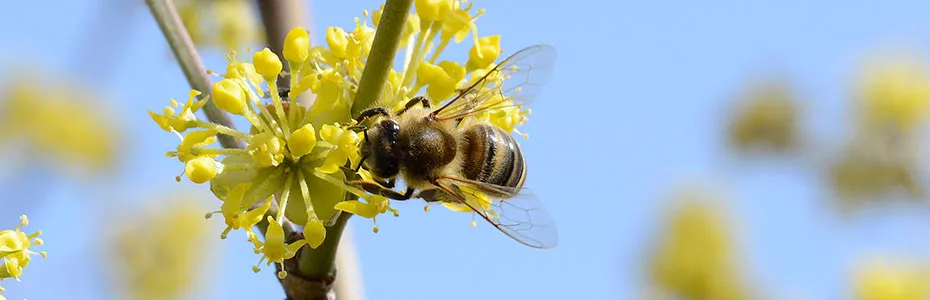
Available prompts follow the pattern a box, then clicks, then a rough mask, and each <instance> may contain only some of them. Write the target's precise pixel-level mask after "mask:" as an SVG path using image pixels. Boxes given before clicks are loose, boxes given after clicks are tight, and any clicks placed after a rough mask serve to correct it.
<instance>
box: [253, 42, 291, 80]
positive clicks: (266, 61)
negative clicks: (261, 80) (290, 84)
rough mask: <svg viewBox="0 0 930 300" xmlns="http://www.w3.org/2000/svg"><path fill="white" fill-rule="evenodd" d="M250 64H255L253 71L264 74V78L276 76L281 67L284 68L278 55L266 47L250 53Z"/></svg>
mask: <svg viewBox="0 0 930 300" xmlns="http://www.w3.org/2000/svg"><path fill="white" fill-rule="evenodd" d="M252 64H254V65H255V71H256V72H258V74H261V75H262V76H264V77H265V78H266V80H268V78H276V77H277V76H278V74H280V73H281V69H283V68H284V65H282V64H281V59H280V58H278V55H277V54H274V52H271V49H268V48H265V49H262V51H258V52H255V54H253V55H252ZM269 81H270V80H269Z"/></svg>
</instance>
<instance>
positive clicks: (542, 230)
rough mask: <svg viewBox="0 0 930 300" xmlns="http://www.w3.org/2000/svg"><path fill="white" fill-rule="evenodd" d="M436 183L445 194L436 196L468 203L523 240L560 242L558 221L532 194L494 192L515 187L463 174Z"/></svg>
mask: <svg viewBox="0 0 930 300" xmlns="http://www.w3.org/2000/svg"><path fill="white" fill-rule="evenodd" d="M435 185H436V186H437V187H438V188H439V190H441V191H442V192H444V193H443V194H444V195H443V196H439V195H436V196H438V197H433V198H434V199H440V200H442V201H446V202H451V203H458V204H463V205H465V206H467V207H468V208H469V209H471V210H472V211H474V212H475V213H477V214H478V215H479V216H481V218H483V219H484V220H485V221H487V222H488V223H489V224H491V225H492V226H494V227H495V228H497V229H498V230H500V231H501V232H503V233H504V234H506V235H507V236H509V237H510V238H512V239H514V240H516V241H517V242H520V243H521V244H524V245H527V246H530V247H534V248H552V247H555V245H556V244H558V240H559V234H558V230H557V229H556V227H555V222H554V221H553V220H552V218H551V217H550V216H549V212H547V211H546V209H545V208H544V207H543V205H542V203H541V202H540V201H539V199H538V198H536V197H534V196H532V195H529V194H525V193H520V194H518V195H516V196H515V197H500V196H490V195H493V194H495V193H498V192H500V191H506V190H513V188H510V187H503V186H497V185H493V184H488V183H481V182H477V181H472V180H466V179H459V178H440V179H438V180H436V182H435ZM450 200H451V201H450Z"/></svg>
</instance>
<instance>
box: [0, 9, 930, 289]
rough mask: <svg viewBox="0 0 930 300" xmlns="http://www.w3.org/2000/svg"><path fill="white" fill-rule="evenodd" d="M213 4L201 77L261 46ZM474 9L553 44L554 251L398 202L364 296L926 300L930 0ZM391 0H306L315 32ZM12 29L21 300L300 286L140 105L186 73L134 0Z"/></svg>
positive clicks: (11, 175) (537, 135) (29, 13)
mask: <svg viewBox="0 0 930 300" xmlns="http://www.w3.org/2000/svg"><path fill="white" fill-rule="evenodd" d="M181 2H186V1H181ZM202 2H204V3H200V4H199V5H194V6H189V9H190V10H189V11H185V13H188V14H192V15H193V16H198V17H200V19H201V22H202V23H203V24H204V25H203V26H202V27H203V28H202V30H204V32H206V33H210V32H213V33H212V36H213V37H214V38H215V39H214V40H210V39H204V40H201V42H202V44H201V46H202V47H201V49H200V52H201V54H202V56H203V57H204V60H205V63H206V65H207V68H211V69H218V70H222V68H224V67H225V61H224V57H223V55H224V53H223V49H224V47H225V45H228V43H239V45H241V46H240V47H242V49H241V50H240V51H242V50H244V48H245V47H246V46H252V47H253V48H258V49H260V48H261V47H262V44H261V43H260V42H256V40H255V37H252V36H250V35H248V34H247V33H249V32H250V31H249V30H247V29H248V28H249V27H248V26H251V25H250V24H252V23H251V22H259V21H258V20H259V18H258V17H257V11H256V10H255V8H254V3H252V1H242V2H241V3H238V4H237V3H236V2H238V1H232V0H226V1H202ZM473 2H474V3H475V5H476V7H480V8H484V9H486V14H485V15H483V16H481V17H480V19H479V20H478V22H477V24H478V33H479V35H482V36H484V35H491V34H500V35H501V36H502V46H503V50H504V53H505V55H506V54H509V53H512V52H513V51H516V50H518V49H520V48H522V47H525V46H528V45H532V44H537V43H546V44H550V45H553V46H554V47H555V48H556V49H558V61H557V65H556V70H555V74H554V76H553V77H552V79H551V80H550V81H549V84H548V85H547V87H546V88H545V90H544V91H543V92H542V94H541V95H540V96H539V97H538V98H537V99H538V100H536V102H534V103H533V104H532V105H533V106H532V109H533V113H532V114H531V115H530V118H531V119H530V120H531V121H530V122H529V123H527V125H526V126H525V127H524V128H523V129H521V131H523V132H527V133H529V135H530V138H529V139H528V140H522V139H521V144H522V145H523V146H522V147H523V149H524V152H525V154H526V156H527V159H528V163H529V178H528V181H527V186H528V188H529V189H530V190H532V193H533V194H534V195H536V196H538V197H539V198H540V199H542V201H543V202H544V203H545V205H546V207H547V209H548V210H549V211H550V213H551V214H552V215H553V217H554V219H555V220H556V221H557V222H558V228H559V231H560V238H561V239H560V244H559V245H558V246H557V247H556V248H554V249H549V250H536V249H530V248H527V247H524V246H521V245H519V244H517V243H515V242H512V241H511V240H509V239H507V238H506V237H505V236H504V235H502V234H500V233H499V232H497V231H495V230H493V229H491V228H490V227H489V226H487V225H482V224H479V226H478V227H477V228H471V227H470V226H469V223H470V222H471V218H470V217H469V216H468V215H464V214H459V213H453V212H449V211H444V210H439V209H434V210H432V211H430V212H429V213H425V212H423V210H422V207H423V203H422V202H418V201H408V202H406V203H397V204H395V208H397V209H399V210H400V212H401V216H400V217H399V218H393V217H382V218H380V219H379V227H380V229H381V230H380V232H379V233H377V234H375V233H372V230H371V223H370V222H369V221H368V220H364V219H361V218H355V219H353V220H352V222H351V224H350V229H349V230H351V231H352V236H353V237H354V241H355V246H356V250H357V256H358V263H359V266H360V272H361V281H360V282H359V283H358V288H359V289H362V290H363V291H364V294H365V296H366V298H368V299H475V298H481V299H644V298H647V299H653V298H652V297H658V298H659V299H662V298H661V297H669V296H671V295H678V296H681V297H683V298H684V299H853V298H856V299H927V297H928V296H930V294H928V293H930V238H928V235H927V233H928V232H930V212H928V208H930V202H928V201H927V200H928V198H927V197H928V195H927V193H926V187H927V183H928V181H927V179H926V178H925V175H926V171H925V168H926V167H927V164H926V162H925V161H924V160H925V158H926V157H927V152H926V150H925V149H924V148H922V147H924V144H925V141H926V139H927V137H928V135H927V132H926V125H927V122H926V121H927V118H928V113H930V111H928V108H930V69H928V66H930V65H928V64H927V63H928V61H930V51H928V50H930V48H928V46H930V42H928V41H930V18H927V16H928V12H930V2H926V1H884V2H881V3H879V2H875V1H800V0H789V1H785V0H780V1H732V0H731V1H702V2H700V3H697V2H676V1H561V2H549V3H544V2H540V1H489V0H475V1H473ZM380 4H381V2H379V1H373V0H365V1H354V2H343V1H313V2H310V3H308V5H307V7H308V11H307V13H308V19H309V20H310V21H309V24H306V25H305V26H306V27H308V28H309V29H311V33H312V34H311V40H312V43H314V44H318V43H321V41H324V39H323V30H324V29H325V28H326V27H328V26H342V27H348V28H352V27H354V24H355V23H354V19H353V18H355V17H362V11H363V10H366V9H367V10H369V11H371V10H374V9H377V8H378V6H379V5H380ZM179 6H180V5H179ZM258 24H259V23H255V24H253V25H258ZM223 26H226V27H223ZM237 26H239V27H237ZM240 27H241V28H240ZM218 28H234V29H236V30H232V29H230V30H232V31H230V32H234V33H237V34H233V35H231V36H230V35H225V37H232V38H233V39H230V38H226V39H222V38H216V37H218V36H221V35H218V34H216V32H217V30H220V29H218ZM243 28H244V29H243ZM237 30H238V31H237ZM207 36H210V34H207ZM238 38H241V39H242V40H237V39H238ZM0 39H2V41H3V47H0V228H2V229H9V228H13V227H15V225H16V224H17V222H18V216H19V215H21V214H23V213H26V214H28V215H29V218H30V225H29V227H28V228H29V230H30V231H31V230H35V229H41V230H42V231H43V238H44V240H45V241H46V245H45V246H44V247H43V249H44V250H47V251H48V252H49V257H48V259H35V260H33V262H32V263H31V264H30V265H29V267H28V268H27V269H26V270H25V274H24V275H23V277H22V279H23V281H22V282H15V281H12V280H7V281H4V282H2V285H3V286H4V288H6V291H5V292H4V293H3V294H4V295H5V296H6V297H7V298H9V299H23V298H28V299H133V298H136V299H170V298H180V299H204V298H208V299H214V298H215V299H269V298H283V297H284V294H283V292H282V291H281V288H280V286H279V284H278V283H277V280H276V279H275V277H274V274H273V271H272V270H273V269H271V268H265V270H263V271H262V272H261V273H259V274H255V273H253V272H252V270H251V269H250V267H249V266H250V265H252V264H254V263H255V262H256V261H257V260H258V256H256V255H254V253H252V250H251V248H250V247H251V245H250V244H248V243H245V242H242V241H241V239H243V237H241V236H239V235H236V234H238V233H236V234H234V235H235V237H234V238H230V239H227V240H220V239H219V238H218V236H219V233H220V231H221V230H222V227H223V224H222V221H221V220H218V219H211V220H204V219H203V217H202V216H203V214H204V213H206V212H208V211H211V210H215V209H217V207H218V205H217V204H218V203H219V201H218V200H216V199H215V198H214V197H213V196H212V195H211V194H210V193H209V191H208V188H207V187H206V186H197V185H195V184H193V183H190V182H188V181H185V182H182V183H176V182H175V181H174V177H175V176H176V175H178V174H179V173H180V172H181V171H182V168H183V166H182V164H180V163H178V162H177V161H176V160H173V159H170V158H167V157H165V156H164V152H165V151H170V150H172V149H173V148H174V147H175V146H176V145H177V137H176V136H173V135H171V134H168V133H166V132H164V131H162V130H161V129H159V128H158V126H156V125H155V124H154V123H153V122H152V120H151V119H150V118H149V117H148V114H147V110H154V111H159V110H160V109H161V107H163V106H164V105H165V103H167V102H166V101H167V100H168V99H169V98H175V99H179V100H183V99H186V97H187V92H188V90H189V85H188V83H187V82H186V80H185V78H184V76H183V74H182V73H181V71H180V69H179V68H178V66H177V64H176V63H175V62H174V59H173V56H172V54H171V52H170V50H169V49H168V46H167V45H166V43H165V40H164V38H163V36H162V35H161V32H160V31H159V29H158V27H157V25H156V24H155V22H154V20H153V19H152V17H151V15H150V14H149V11H148V9H147V8H146V7H145V5H144V4H143V3H142V1H121V0H75V1H44V2H41V3H40V2H36V1H33V2H30V1H12V2H9V3H6V4H5V5H4V9H2V10H0ZM250 41H251V42H250ZM469 41H470V39H468V40H466V42H464V43H462V44H460V45H453V46H450V47H449V48H447V50H446V52H447V53H446V54H445V55H446V56H445V57H446V58H449V57H451V58H458V59H463V60H464V59H465V57H466V56H467V51H468V49H469V48H470V47H471V44H470V42H469Z"/></svg>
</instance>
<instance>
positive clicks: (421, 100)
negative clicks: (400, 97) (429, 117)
mask: <svg viewBox="0 0 930 300" xmlns="http://www.w3.org/2000/svg"><path fill="white" fill-rule="evenodd" d="M417 103H420V104H422V105H423V107H425V108H429V107H430V104H429V98H428V97H426V96H416V97H413V98H410V100H409V101H407V104H406V105H404V108H403V109H401V110H400V111H398V112H397V115H398V116H400V115H402V114H404V112H406V111H407V110H408V109H410V108H411V107H413V106H414V105H417Z"/></svg>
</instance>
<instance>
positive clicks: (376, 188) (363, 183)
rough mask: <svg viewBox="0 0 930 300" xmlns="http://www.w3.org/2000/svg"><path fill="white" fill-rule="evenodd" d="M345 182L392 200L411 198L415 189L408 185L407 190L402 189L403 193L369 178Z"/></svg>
mask: <svg viewBox="0 0 930 300" xmlns="http://www.w3.org/2000/svg"><path fill="white" fill-rule="evenodd" d="M346 184H348V185H351V186H356V187H360V188H362V189H363V190H365V191H366V192H369V193H372V194H375V195H381V196H384V197H388V198H390V199H394V200H399V201H404V200H408V199H410V198H412V197H413V193H414V192H415V191H416V190H414V189H412V188H410V187H407V190H406V191H404V193H403V194H401V193H400V192H398V191H395V190H392V189H390V188H388V187H385V186H384V185H382V184H381V183H378V182H375V181H370V180H352V181H347V182H346ZM391 185H393V184H391Z"/></svg>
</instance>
